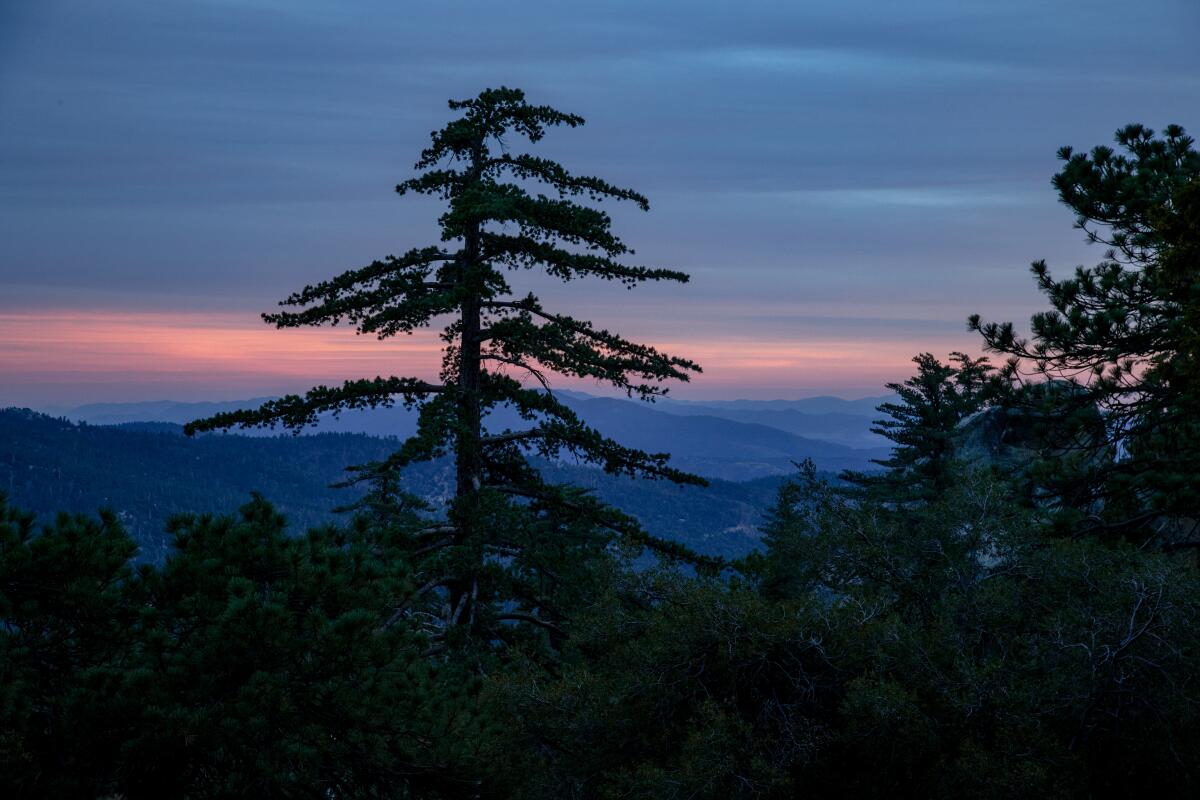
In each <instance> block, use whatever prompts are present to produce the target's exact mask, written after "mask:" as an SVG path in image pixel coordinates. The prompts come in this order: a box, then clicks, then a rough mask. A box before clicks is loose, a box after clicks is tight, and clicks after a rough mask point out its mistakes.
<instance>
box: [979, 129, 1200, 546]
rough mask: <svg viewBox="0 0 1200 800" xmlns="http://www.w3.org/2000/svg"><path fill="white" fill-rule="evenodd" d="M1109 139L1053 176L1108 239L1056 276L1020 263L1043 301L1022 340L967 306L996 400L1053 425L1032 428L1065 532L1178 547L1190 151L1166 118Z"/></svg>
mask: <svg viewBox="0 0 1200 800" xmlns="http://www.w3.org/2000/svg"><path fill="white" fill-rule="evenodd" d="M1117 142H1118V144H1119V145H1120V146H1121V148H1122V149H1123V150H1124V151H1125V152H1124V153H1121V154H1118V153H1117V152H1116V151H1114V150H1113V149H1111V148H1108V147H1097V148H1094V149H1093V150H1092V151H1091V153H1075V152H1074V151H1073V150H1072V149H1071V148H1063V149H1062V150H1061V151H1060V152H1059V156H1060V158H1061V159H1062V160H1063V161H1064V162H1065V163H1064V166H1063V168H1062V170H1061V171H1060V172H1059V173H1058V174H1057V175H1056V176H1055V178H1054V185H1055V188H1056V189H1057V190H1058V193H1059V198H1060V199H1061V200H1062V202H1063V203H1065V204H1066V205H1068V206H1069V207H1070V208H1071V209H1072V210H1073V211H1074V212H1075V214H1076V224H1077V226H1078V227H1080V228H1082V229H1083V230H1084V231H1085V232H1086V233H1087V236H1088V238H1089V240H1090V241H1093V242H1099V243H1103V244H1105V245H1107V246H1108V248H1109V249H1108V252H1107V255H1106V258H1105V260H1104V261H1102V262H1101V263H1100V264H1098V265H1096V266H1095V267H1090V268H1089V267H1078V268H1077V269H1076V270H1075V274H1074V276H1073V277H1070V278H1066V279H1055V278H1053V277H1052V276H1051V274H1050V270H1049V268H1048V267H1047V265H1046V263H1045V262H1044V261H1038V262H1035V263H1034V264H1033V273H1034V276H1035V278H1036V280H1037V284H1038V288H1039V289H1040V290H1041V291H1042V292H1043V294H1045V295H1046V297H1047V299H1048V300H1049V301H1050V304H1051V307H1052V308H1051V310H1048V311H1043V312H1040V313H1038V314H1035V315H1034V317H1033V319H1032V320H1031V331H1032V338H1030V339H1024V338H1021V337H1019V336H1017V334H1016V332H1015V330H1014V328H1013V325H1012V324H1011V323H1003V324H999V323H983V322H981V321H980V319H979V317H978V316H977V315H976V316H974V317H972V318H971V320H970V325H971V327H972V328H973V329H975V330H977V331H978V332H979V333H981V334H982V336H983V340H984V343H985V346H986V347H987V349H988V350H990V351H992V352H995V353H1002V354H1006V355H1008V356H1010V357H1011V360H1010V362H1009V364H1008V365H1007V367H1006V368H1005V370H1004V377H1005V378H1006V379H1007V380H1008V383H1009V386H1010V389H1011V391H1010V393H1009V396H1008V397H1007V398H1006V401H1005V402H1006V403H1007V404H1009V405H1014V406H1016V405H1019V406H1024V407H1025V408H1027V409H1029V410H1030V411H1031V412H1032V413H1035V414H1037V415H1039V416H1041V417H1042V418H1045V419H1047V420H1050V419H1053V420H1055V421H1054V423H1053V424H1049V425H1046V426H1043V427H1044V431H1043V432H1044V434H1045V437H1046V438H1045V444H1044V447H1043V450H1044V451H1045V452H1044V455H1046V456H1047V457H1048V459H1049V460H1054V461H1057V462H1058V463H1057V464H1056V465H1054V466H1052V467H1051V471H1052V472H1054V473H1055V477H1054V480H1052V481H1050V482H1049V483H1048V484H1047V486H1048V487H1053V488H1054V491H1053V492H1051V494H1054V495H1057V502H1058V504H1059V505H1060V507H1062V508H1063V509H1064V510H1065V511H1067V512H1068V514H1071V513H1072V512H1073V518H1074V519H1075V529H1076V532H1078V531H1080V530H1086V531H1088V532H1092V533H1099V534H1107V535H1113V536H1131V537H1133V538H1135V539H1136V540H1137V541H1139V542H1146V541H1153V542H1154V543H1156V544H1158V545H1162V546H1166V547H1168V548H1170V547H1173V546H1178V545H1181V544H1182V545H1185V546H1186V545H1187V544H1189V543H1190V540H1191V536H1190V534H1189V532H1188V529H1189V528H1190V527H1191V526H1190V525H1189V524H1188V523H1186V522H1184V521H1183V519H1182V518H1183V517H1185V516H1187V513H1186V512H1187V510H1188V509H1190V508H1194V506H1195V503H1196V501H1197V499H1198V498H1197V495H1196V493H1195V488H1194V487H1196V486H1197V485H1200V481H1198V479H1200V473H1197V472H1196V464H1197V463H1200V462H1198V460H1197V456H1198V455H1200V431H1197V428H1196V419H1197V417H1196V411H1197V410H1198V409H1200V405H1198V404H1197V398H1198V396H1200V395H1198V394H1197V383H1196V381H1195V379H1194V376H1195V375H1196V368H1195V358H1196V355H1195V354H1196V340H1195V326H1194V323H1195V321H1196V318H1197V314H1198V313H1200V312H1198V311H1197V309H1198V308H1200V305H1198V303H1200V288H1198V287H1200V284H1198V283H1197V275H1198V274H1200V273H1198V272H1197V269H1196V260H1195V259H1196V250H1195V247H1196V245H1195V242H1196V233H1197V231H1198V230H1200V221H1198V220H1200V189H1198V188H1197V182H1198V181H1200V153H1197V152H1196V151H1195V150H1194V149H1193V147H1192V144H1193V140H1192V139H1191V137H1189V136H1187V135H1186V134H1185V132H1184V130H1183V129H1182V128H1180V127H1178V126H1169V127H1168V128H1167V129H1166V131H1165V132H1164V135H1163V136H1162V137H1161V138H1160V137H1156V136H1155V135H1154V132H1153V131H1151V130H1149V129H1148V128H1145V127H1143V126H1140V125H1131V126H1128V127H1126V128H1123V129H1122V130H1120V131H1118V132H1117ZM1031 379H1032V385H1031ZM1055 385H1057V388H1054V389H1053V390H1052V391H1047V388H1048V387H1054V386H1055ZM1097 415H1099V416H1097ZM1098 419H1099V420H1100V421H1101V423H1102V424H1100V425H1097V424H1096V423H1097V420H1098ZM1048 499H1049V498H1048ZM1164 515H1165V516H1164Z"/></svg>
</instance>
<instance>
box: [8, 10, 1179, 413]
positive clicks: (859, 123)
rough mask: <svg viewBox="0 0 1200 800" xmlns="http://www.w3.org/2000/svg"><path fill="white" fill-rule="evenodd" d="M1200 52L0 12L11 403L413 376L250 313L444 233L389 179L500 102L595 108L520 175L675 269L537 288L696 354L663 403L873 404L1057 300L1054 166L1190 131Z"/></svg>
mask: <svg viewBox="0 0 1200 800" xmlns="http://www.w3.org/2000/svg"><path fill="white" fill-rule="evenodd" d="M1198 38H1200V3H1197V2H1196V1H1195V0H1146V1H1145V2H1143V3H1140V4H1138V5H1137V6H1136V7H1134V6H1131V5H1130V4H1128V3H1116V2H1110V0H1087V1H1086V2H1074V0H1056V2H1045V0H1037V2H1032V1H1027V0H1008V2H1003V3H1000V2H966V1H965V0H953V1H952V2H951V1H950V0H912V1H911V2H908V3H892V2H862V1H861V0H860V1H854V0H851V1H850V2H847V0H838V2H803V3H799V2H779V3H759V2H742V3H708V2H697V0H690V1H689V2H686V3H684V2H659V3H653V2H645V0H642V2H612V1H610V2H603V3H589V4H581V3H573V2H562V0H558V1H557V2H521V3H509V4H499V3H494V2H487V3H469V2H448V1H447V0H439V1H437V2H433V1H432V0H431V1H430V2H420V1H418V2H403V3H401V2H395V0H387V2H353V3H335V2H312V1H311V0H241V1H240V2H235V1H234V0H173V1H172V2H164V0H105V2H102V3H101V2H94V0H76V1H75V2H68V1H66V0H6V2H3V3H0V405H5V404H8V403H17V404H31V405H50V404H73V403H82V402H88V401H91V400H138V399H159V398H171V399H217V398H233V397H247V396H254V395H264V394H273V393H277V392H280V391H284V390H294V389H302V388H305V386H306V385H307V384H308V383H309V382H310V381H312V380H322V381H328V380H341V379H343V378H351V377H358V376H360V375H361V374H371V375H374V374H376V373H377V372H402V373H403V372H415V373H425V374H428V373H429V372H430V371H431V370H432V369H433V365H434V358H435V354H434V352H433V349H432V348H431V346H430V342H429V341H428V340H427V339H418V340H415V341H400V342H396V343H394V344H390V345H387V346H382V347H380V346H378V345H377V344H376V343H374V342H371V341H364V340H361V339H359V340H354V339H353V337H352V336H351V337H349V338H347V336H346V335H345V333H344V332H342V333H341V334H337V335H334V334H328V333H320V332H317V333H314V334H308V333H293V332H274V331H271V330H269V329H267V328H265V326H262V325H261V324H260V323H259V322H258V319H257V313H258V312H260V311H263V310H267V309H269V308H271V307H272V306H273V304H274V302H275V301H276V300H277V299H279V298H280V297H283V296H285V295H286V294H288V293H289V292H290V291H292V290H294V289H296V288H299V287H300V286H302V285H304V284H305V283H307V282H311V281H313V280H315V279H320V278H322V277H326V276H329V275H332V274H334V273H336V272H339V271H341V270H343V269H346V268H349V267H353V266H359V265H361V264H364V263H367V262H369V261H370V260H371V259H373V258H376V257H378V256H381V255H384V254H387V253H393V252H400V251H402V250H404V249H407V248H408V247H411V246H417V245H424V244H427V243H431V242H432V241H434V237H435V234H434V232H433V225H432V220H433V219H434V217H435V216H436V208H435V207H434V206H432V205H430V204H429V203H427V202H424V201H420V200H412V199H407V198H406V199H401V198H397V197H396V196H395V195H394V194H393V192H392V187H393V186H394V185H395V183H396V182H397V181H399V180H402V179H403V178H405V177H406V176H408V175H410V174H411V173H410V167H411V164H412V162H413V161H414V160H415V158H416V154H417V152H418V151H419V150H420V149H421V147H422V146H423V145H424V142H425V141H426V138H427V136H428V132H429V131H430V130H432V129H433V128H435V127H438V126H440V125H441V124H442V123H443V122H444V120H445V119H447V115H448V112H447V111H446V108H445V101H446V99H447V98H450V97H464V96H470V95H473V94H475V93H476V92H478V91H479V90H480V89H481V88H484V87H485V86H498V85H501V84H507V85H510V86H520V87H522V88H524V89H525V90H526V91H527V92H528V94H529V95H530V98H531V100H533V101H535V102H546V103H550V104H552V105H556V106H558V107H560V108H562V109H564V110H568V111H573V112H577V113H580V114H582V115H583V116H585V117H586V118H587V119H588V125H587V127H585V128H583V129H581V130H577V131H557V132H555V133H554V134H552V135H551V137H550V138H549V139H548V140H547V141H546V142H545V143H544V147H540V148H539V151H540V152H541V153H542V154H544V155H547V156H550V157H555V158H559V159H560V160H562V161H563V162H564V163H565V164H566V165H568V166H569V167H571V168H572V169H574V170H577V171H580V172H584V173H591V174H598V175H601V176H603V177H606V178H608V179H610V180H612V181H613V182H616V183H620V184H628V185H631V186H634V187H636V188H638V189H640V190H642V191H644V192H645V193H646V194H648V195H649V196H650V199H651V212H650V213H649V214H640V213H637V212H633V211H625V210H621V211H617V212H616V213H615V219H616V223H617V227H618V232H619V233H621V234H623V235H624V237H625V238H626V239H627V241H629V242H630V243H631V244H632V245H633V246H635V247H636V248H637V250H638V259H639V260H640V261H643V262H645V263H650V264H659V265H662V266H670V267H676V268H681V269H684V270H686V271H689V272H691V273H692V275H693V282H692V283H691V284H689V285H688V286H685V287H678V286H664V287H651V288H648V289H646V290H637V291H635V292H634V293H632V294H630V293H627V292H625V291H624V290H621V289H619V288H617V287H612V286H607V285H599V286H597V285H594V284H592V285H589V284H587V283H577V284H572V285H568V286H565V287H564V286H561V285H559V284H557V283H554V282H550V281H540V280H531V281H530V282H529V283H527V284H521V287H520V288H522V289H525V288H532V289H534V290H536V291H542V292H544V294H545V297H546V298H547V302H548V304H554V305H555V306H556V307H558V308H560V309H563V310H566V311H569V312H571V313H576V314H578V315H581V316H585V317H591V318H592V319H594V320H595V321H596V322H597V323H599V324H602V325H604V326H605V327H609V328H612V329H616V330H619V331H621V332H622V333H624V334H625V335H627V336H629V337H631V338H635V339H641V340H645V341H650V342H653V343H656V344H662V345H665V346H670V347H671V348H673V350H675V351H677V352H678V353H679V354H681V355H688V356H692V357H695V358H696V359H697V360H699V361H700V362H701V363H702V364H703V365H704V366H706V368H707V369H706V372H705V375H704V376H702V378H701V379H700V380H698V381H697V382H696V383H695V384H694V385H692V386H687V387H681V388H680V389H678V390H676V394H677V395H678V396H679V397H683V398H687V397H734V396H747V397H781V396H787V397H795V396H803V395H808V394H818V393H834V394H841V395H845V396H855V395H867V394H878V393H880V387H881V385H882V383H883V382H885V381H887V380H897V379H901V378H903V377H904V376H905V375H907V374H908V372H909V364H908V363H907V360H908V358H909V357H910V356H911V355H912V354H914V353H916V352H919V351H922V350H932V351H934V352H937V353H945V352H946V351H948V350H950V349H975V348H976V342H975V340H974V338H973V337H972V336H970V335H969V334H968V333H967V332H966V331H965V325H964V319H965V317H966V316H967V315H968V314H969V313H971V312H980V313H982V314H983V315H984V316H985V317H988V318H993V319H996V318H1004V319H1016V320H1021V321H1023V320H1024V319H1026V318H1027V317H1028V315H1029V313H1030V312H1032V311H1033V310H1035V309H1036V308H1038V307H1040V305H1041V304H1040V301H1039V298H1038V296H1037V294H1036V292H1035V291H1034V288H1033V285H1032V282H1031V280H1030V279H1029V277H1028V274H1027V272H1026V268H1027V265H1028V262H1029V261H1031V260H1033V259H1035V258H1046V259H1047V260H1049V261H1050V263H1051V265H1052V266H1054V267H1056V268H1058V269H1060V270H1062V269H1069V268H1071V267H1073V266H1074V265H1075V264H1076V263H1080V262H1084V261H1086V262H1091V261H1094V260H1096V259H1098V258H1099V257H1100V255H1101V253H1100V252H1098V251H1097V250H1095V249H1094V248H1091V249H1089V248H1087V247H1086V246H1085V245H1083V243H1082V240H1081V237H1080V235H1079V232H1078V231H1074V230H1072V228H1071V216H1070V213H1069V212H1068V211H1067V210H1065V209H1064V208H1062V207H1060V206H1058V205H1057V204H1056V202H1055V198H1054V195H1053V192H1052V190H1051V189H1050V185H1049V178H1050V176H1051V175H1052V174H1053V172H1054V171H1055V169H1056V163H1057V162H1056V160H1055V158H1054V153H1055V151H1056V149H1057V148H1058V147H1059V146H1060V145H1063V144H1072V145H1075V146H1076V147H1084V148H1086V147H1090V146H1092V145H1095V144H1102V143H1108V142H1109V141H1110V140H1111V137H1112V133H1113V131H1114V130H1115V129H1116V128H1117V127H1119V126H1121V125H1123V124H1125V123H1127V122H1132V121H1140V122H1144V123H1146V124H1148V125H1151V126H1152V127H1155V128H1161V127H1162V126H1163V125H1165V124H1167V123H1168V122H1179V123H1181V124H1183V125H1185V126H1187V127H1190V128H1193V129H1195V130H1200V119H1197V111H1198V110H1200V69H1198V67H1200V63H1198V62H1200V55H1198V52H1200V51H1198V50H1197V48H1196V45H1195V43H1196V41H1197V39H1198ZM524 277H525V276H522V279H524ZM582 388H587V387H582Z"/></svg>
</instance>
